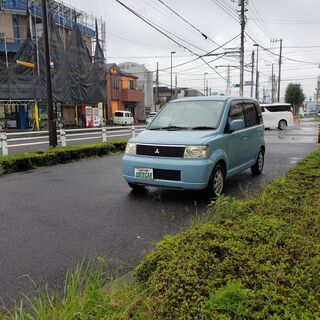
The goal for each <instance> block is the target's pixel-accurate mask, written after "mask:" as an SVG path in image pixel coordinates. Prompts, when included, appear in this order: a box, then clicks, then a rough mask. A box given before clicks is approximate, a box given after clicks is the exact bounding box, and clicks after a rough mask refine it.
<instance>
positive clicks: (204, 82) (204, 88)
mask: <svg viewBox="0 0 320 320" xmlns="http://www.w3.org/2000/svg"><path fill="white" fill-rule="evenodd" d="M207 74H208V72H205V73H204V74H203V95H204V96H205V95H206V75H207Z"/></svg>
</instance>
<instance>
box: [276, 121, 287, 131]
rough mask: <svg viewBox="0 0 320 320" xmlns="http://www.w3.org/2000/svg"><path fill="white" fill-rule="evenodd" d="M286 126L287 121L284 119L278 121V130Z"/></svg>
mask: <svg viewBox="0 0 320 320" xmlns="http://www.w3.org/2000/svg"><path fill="white" fill-rule="evenodd" d="M286 127H287V121H286V120H280V121H279V123H278V128H279V129H280V130H284V129H285V128H286Z"/></svg>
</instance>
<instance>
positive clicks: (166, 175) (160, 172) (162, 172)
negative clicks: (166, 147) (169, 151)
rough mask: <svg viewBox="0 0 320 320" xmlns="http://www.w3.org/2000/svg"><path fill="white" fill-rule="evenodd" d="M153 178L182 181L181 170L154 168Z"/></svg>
mask: <svg viewBox="0 0 320 320" xmlns="http://www.w3.org/2000/svg"><path fill="white" fill-rule="evenodd" d="M153 178H154V179H160V180H172V181H180V180H181V172H180V171H179V170H166V169H153Z"/></svg>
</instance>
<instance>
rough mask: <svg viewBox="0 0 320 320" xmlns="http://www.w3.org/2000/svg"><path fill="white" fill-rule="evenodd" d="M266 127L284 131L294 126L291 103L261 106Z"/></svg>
mask: <svg viewBox="0 0 320 320" xmlns="http://www.w3.org/2000/svg"><path fill="white" fill-rule="evenodd" d="M260 107H261V112H262V117H263V123H264V127H265V128H266V129H271V128H278V129H280V130H284V129H285V128H286V127H288V126H293V125H294V120H293V110H292V107H291V105H290V104H289V103H270V104H261V105H260Z"/></svg>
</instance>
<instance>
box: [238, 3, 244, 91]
mask: <svg viewBox="0 0 320 320" xmlns="http://www.w3.org/2000/svg"><path fill="white" fill-rule="evenodd" d="M244 6H245V2H244V0H241V15H240V16H241V22H240V23H241V44H240V90H239V93H240V96H241V97H242V96H243V72H244V70H243V69H244V29H245V25H246V22H245V16H244V12H245V8H244Z"/></svg>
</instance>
